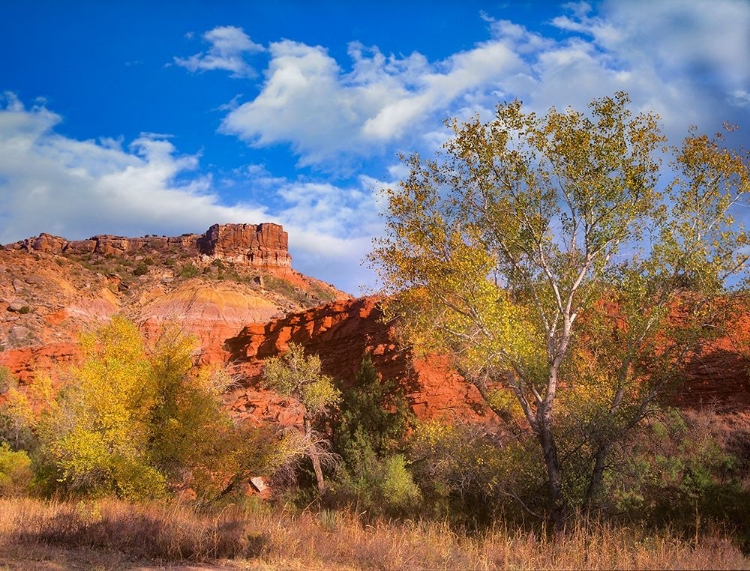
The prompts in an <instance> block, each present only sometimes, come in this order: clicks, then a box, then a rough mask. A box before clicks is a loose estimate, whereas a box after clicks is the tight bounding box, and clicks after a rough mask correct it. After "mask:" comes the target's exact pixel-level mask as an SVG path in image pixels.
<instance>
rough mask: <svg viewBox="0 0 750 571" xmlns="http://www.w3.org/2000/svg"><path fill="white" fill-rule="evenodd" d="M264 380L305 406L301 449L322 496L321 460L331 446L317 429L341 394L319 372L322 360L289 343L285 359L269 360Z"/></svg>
mask: <svg viewBox="0 0 750 571" xmlns="http://www.w3.org/2000/svg"><path fill="white" fill-rule="evenodd" d="M264 378H265V382H266V384H267V385H268V386H269V387H270V388H272V389H274V390H275V391H277V392H278V393H279V394H282V395H285V396H288V397H291V398H294V399H296V400H297V401H299V403H300V404H301V405H302V406H303V407H304V412H303V420H302V422H303V446H302V448H303V450H304V454H305V455H306V456H308V457H309V458H310V461H311V462H312V465H313V470H314V471H315V478H316V480H317V484H318V491H319V492H320V493H321V494H323V493H324V492H325V489H326V484H325V479H324V476H323V468H322V465H321V457H327V455H326V454H325V453H326V450H327V448H328V447H329V446H330V445H329V442H328V440H327V439H326V438H325V437H323V436H321V435H320V434H319V433H318V432H317V431H316V430H315V425H316V423H317V422H318V421H320V420H321V419H323V418H324V417H325V416H326V415H327V414H328V413H329V412H330V409H331V408H332V407H334V406H336V405H337V404H338V402H339V401H340V399H341V393H340V392H339V391H338V389H336V388H335V387H334V386H333V381H332V379H331V377H329V376H327V375H324V374H322V373H321V372H320V357H318V356H317V355H309V356H305V350H304V348H303V347H302V346H301V345H297V344H296V343H290V344H289V349H288V350H287V352H286V353H284V354H283V355H282V356H280V357H272V358H271V359H268V360H267V361H266V366H265V369H264Z"/></svg>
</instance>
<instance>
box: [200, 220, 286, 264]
mask: <svg viewBox="0 0 750 571" xmlns="http://www.w3.org/2000/svg"><path fill="white" fill-rule="evenodd" d="M197 244H198V249H199V250H200V253H201V254H203V255H204V256H208V257H210V258H213V259H216V258H218V259H220V260H227V261H231V262H235V263H238V264H250V265H252V266H258V267H291V265H292V258H291V256H290V255H289V238H288V236H287V233H286V232H284V229H283V228H282V227H281V226H279V225H278V224H270V223H265V224H257V225H256V224H224V225H221V224H214V225H213V226H211V228H209V229H208V230H207V231H206V233H205V234H203V236H201V237H200V238H198V240H197Z"/></svg>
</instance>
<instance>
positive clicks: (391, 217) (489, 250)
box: [370, 92, 750, 530]
mask: <svg viewBox="0 0 750 571" xmlns="http://www.w3.org/2000/svg"><path fill="white" fill-rule="evenodd" d="M629 104H630V101H629V98H628V96H627V94H625V93H622V92H619V93H617V94H615V95H614V96H612V97H603V98H601V99H595V100H593V101H592V102H591V104H590V110H589V112H588V113H586V112H580V111H576V110H573V109H568V110H566V111H558V110H556V109H554V108H552V109H550V110H549V111H548V112H547V113H546V114H545V115H541V116H540V115H536V114H535V113H531V112H525V111H524V110H523V109H522V106H521V103H519V102H512V103H508V104H501V105H499V106H498V107H497V110H496V114H495V117H494V119H492V120H491V121H489V122H486V123H483V122H481V121H480V120H479V119H478V118H474V119H470V120H468V121H466V122H459V121H455V120H454V121H452V122H450V123H449V126H450V127H451V129H452V130H453V135H454V136H453V138H452V139H451V140H450V141H448V142H447V143H446V144H445V145H444V147H443V149H442V151H441V152H439V153H438V156H437V157H436V158H435V159H432V160H423V159H422V158H420V157H419V156H418V155H416V154H415V155H411V156H409V157H406V158H405V159H404V160H405V162H406V165H407V166H408V168H409V170H410V174H409V176H408V177H407V178H406V179H405V180H404V181H403V182H402V183H400V184H399V186H398V187H396V188H389V189H385V191H384V194H385V198H386V200H387V210H386V213H385V222H386V234H385V237H384V238H382V239H379V240H376V242H375V247H374V250H373V252H372V254H371V256H370V260H371V262H372V263H373V265H374V266H375V268H376V269H377V270H378V272H379V275H380V277H381V280H382V284H383V290H384V292H385V293H386V294H388V295H389V296H390V298H389V300H388V301H387V302H386V304H385V305H386V312H387V315H388V317H394V316H398V317H400V319H401V320H400V323H401V328H402V330H403V331H404V332H405V334H406V337H407V338H408V339H409V340H410V341H411V343H412V344H413V345H414V347H415V348H416V349H417V350H419V351H441V352H446V353H450V354H451V355H452V356H453V357H454V362H455V365H456V366H457V367H458V369H459V370H460V372H461V373H462V374H463V375H464V377H465V378H466V379H467V380H469V381H470V382H472V383H474V384H475V385H476V386H477V387H478V388H479V390H480V391H481V393H482V395H483V396H484V397H485V399H486V402H487V404H488V405H489V406H490V407H491V408H492V409H493V410H495V411H496V412H497V413H498V414H499V415H500V416H501V417H503V418H505V419H507V420H509V421H511V422H516V423H520V424H519V425H520V427H521V428H522V429H523V428H524V427H525V428H526V430H527V431H528V434H529V435H530V436H532V437H533V438H534V439H536V441H537V442H538V445H539V448H538V450H539V452H540V459H541V460H542V461H543V464H544V467H545V479H546V490H547V493H546V494H543V495H542V497H540V498H538V500H539V501H538V502H537V504H546V506H547V512H548V514H549V515H550V517H551V520H552V521H553V522H554V525H555V528H556V529H558V530H561V529H562V528H563V527H564V522H565V519H566V517H567V515H568V513H569V508H570V507H571V503H578V504H580V503H584V504H588V505H593V504H595V503H596V502H598V501H600V499H601V495H602V483H603V481H604V477H605V474H606V470H607V466H608V463H607V461H608V458H609V455H610V452H611V451H612V448H613V446H614V445H615V444H616V443H617V442H618V441H620V440H621V439H622V438H623V437H624V435H625V434H627V432H628V431H629V430H631V429H632V428H633V427H635V426H637V425H638V424H639V423H640V422H641V420H642V419H643V418H644V417H645V416H646V414H647V413H648V411H649V410H650V407H651V406H652V405H653V403H654V400H655V398H656V396H657V394H659V392H660V391H661V390H662V389H663V388H664V387H666V386H667V385H668V384H669V383H670V382H672V381H673V380H675V379H678V378H679V377H680V367H681V366H682V365H683V364H684V363H685V361H686V359H687V358H688V356H689V355H690V352H691V351H693V350H694V349H695V348H696V347H697V346H698V344H699V343H700V341H701V339H702V338H703V336H704V335H705V331H706V329H707V326H708V325H710V324H713V323H714V320H715V310H716V308H717V307H718V305H720V304H718V305H717V304H716V303H715V300H717V298H718V296H719V295H720V294H722V293H723V292H724V286H725V284H726V283H727V279H728V278H729V277H730V276H732V275H736V274H737V273H738V272H741V271H743V270H744V268H745V264H746V262H747V259H748V249H747V244H748V240H747V234H746V232H745V230H744V228H743V227H742V226H741V225H739V224H737V223H736V222H735V221H734V219H733V217H732V214H733V212H734V210H735V209H736V208H737V206H738V205H739V204H746V202H747V196H748V193H750V160H749V159H748V155H747V154H746V153H745V152H744V151H735V150H732V149H728V148H725V147H724V146H723V144H722V138H721V136H720V135H718V136H717V137H716V138H713V139H712V138H709V137H706V136H703V135H698V134H696V133H694V132H690V134H689V136H688V137H687V138H686V139H685V141H684V143H683V145H682V147H681V148H678V149H668V151H669V152H671V153H672V161H671V163H670V169H668V171H667V172H668V174H669V175H670V176H671V177H673V178H672V180H671V181H666V183H664V184H661V185H660V183H659V177H660V174H661V173H662V172H663V170H664V169H663V166H662V165H661V162H660V156H661V155H660V153H661V152H662V145H663V144H664V141H665V139H664V137H663V136H662V134H661V132H660V130H659V127H658V122H657V121H658V118H657V117H656V116H655V115H653V114H651V113H645V114H637V115H633V114H632V113H631V111H630V108H629V107H630V105H629ZM675 315H678V316H681V319H673V317H674V316H675ZM573 467H576V470H575V472H576V473H575V474H573V472H574V470H573Z"/></svg>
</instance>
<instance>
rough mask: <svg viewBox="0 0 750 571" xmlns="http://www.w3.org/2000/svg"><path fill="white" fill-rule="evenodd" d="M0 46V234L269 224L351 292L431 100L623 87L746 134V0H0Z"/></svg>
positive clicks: (647, 103) (479, 105) (437, 122)
mask: <svg viewBox="0 0 750 571" xmlns="http://www.w3.org/2000/svg"><path fill="white" fill-rule="evenodd" d="M0 49H1V50H2V53H3V57H2V58H1V59H0V243H7V242H11V241H15V240H19V239H22V238H25V237H28V236H32V235H36V234H38V233H40V232H50V233H53V234H58V235H61V236H65V237H67V238H70V239H78V238H85V237H88V236H91V235H93V234H97V233H113V234H122V235H131V236H136V235H143V234H167V235H173V234H182V233H185V232H202V231H204V230H205V229H206V228H208V226H209V225H211V224H213V223H215V222H220V223H225V222H252V223H258V222H263V221H274V222H278V223H281V224H283V225H284V227H285V228H286V229H287V231H288V232H289V237H290V247H291V250H292V255H293V259H294V261H293V265H294V267H295V268H297V269H298V270H300V271H302V272H304V273H306V274H309V275H312V276H315V277H318V278H321V279H324V280H326V281H329V282H332V283H334V284H335V285H336V286H338V287H340V288H342V289H344V290H347V291H349V292H352V293H358V292H359V286H360V285H362V284H372V282H373V276H372V275H371V273H370V271H369V270H368V269H367V268H366V267H364V266H363V265H361V261H362V259H363V258H364V256H365V255H366V254H367V252H368V251H369V249H370V245H371V240H372V238H373V237H374V236H377V235H378V234H379V233H380V232H381V227H382V223H381V220H380V218H379V216H378V209H379V202H378V200H377V191H378V190H379V189H380V188H383V187H385V186H390V185H393V184H396V183H397V181H398V180H399V177H401V176H403V175H404V170H403V167H402V166H401V165H400V164H399V162H398V159H397V154H398V153H399V152H411V151H419V152H420V153H422V154H423V155H424V156H429V155H431V154H433V153H434V152H435V150H436V149H437V148H438V147H439V146H440V145H441V144H442V142H443V141H444V140H445V138H446V137H447V131H446V130H445V128H444V127H443V126H442V121H443V120H444V119H445V118H448V117H468V116H471V115H473V114H475V113H479V114H480V115H481V116H483V117H486V118H489V117H490V116H491V113H492V109H493V107H494V106H495V104H497V103H498V102H500V101H507V100H511V99H514V98H518V99H521V100H522V101H523V102H524V104H525V105H526V106H527V107H528V108H529V109H533V110H535V111H539V112H544V111H545V110H546V109H548V108H549V107H550V106H552V105H555V106H557V107H558V108H563V107H565V106H568V105H572V106H573V107H575V108H579V109H583V108H584V107H585V105H586V103H587V102H588V101H590V100H591V99H592V98H594V97H601V96H603V95H608V94H612V93H613V92H614V91H616V90H620V89H624V90H626V91H628V92H629V93H630V95H631V98H632V100H633V105H634V107H635V108H636V109H639V110H653V111H656V112H657V113H659V114H660V115H661V117H662V126H663V128H664V130H665V132H666V133H667V135H668V136H669V137H670V138H671V140H672V142H674V143H678V142H679V141H680V140H681V139H682V137H684V136H685V134H686V133H687V127H688V126H689V125H697V126H698V128H699V129H700V130H704V131H708V132H712V133H713V132H715V131H717V130H718V129H719V127H720V126H721V124H722V123H723V122H724V121H730V122H733V123H735V124H737V125H739V126H740V128H741V130H740V131H739V133H738V134H737V135H735V137H734V140H733V143H738V144H739V143H741V142H743V141H745V142H746V141H748V140H750V0H705V1H703V0H619V1H617V0H612V1H604V2H591V3H557V2H549V1H544V2H542V1H529V2H522V1H521V2H508V1H506V2H499V1H498V2H480V1H474V0H465V1H462V2H447V1H446V2H443V1H440V0H432V1H416V0H415V1H410V2H406V1H391V0H381V1H380V2H364V1H362V2H360V1H357V2H354V1H344V0H341V1H339V0H335V1H334V0H327V1H326V0H322V1H318V2H311V1H304V0H296V1H283V0H281V1H278V2H249V1H248V2H243V1H240V0H216V1H212V2H209V1H207V0H206V1H198V0H181V1H177V0H174V1H167V0H163V1H160V2H154V1H148V2H146V1H142V0H131V1H128V2H125V1H119V0H109V1H107V2H101V1H98V0H89V1H83V0H79V1H71V2H59V1H33V0H27V1H23V2H21V1H20V0H18V1H15V2H13V1H10V0H7V1H6V2H3V6H2V17H0ZM745 146H750V145H748V144H747V143H745Z"/></svg>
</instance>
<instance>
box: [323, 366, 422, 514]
mask: <svg viewBox="0 0 750 571" xmlns="http://www.w3.org/2000/svg"><path fill="white" fill-rule="evenodd" d="M412 421H413V415H412V413H411V411H410V410H409V406H408V402H407V400H406V396H405V394H404V389H403V387H401V386H399V385H397V384H396V383H395V382H393V381H390V380H384V381H382V382H381V380H380V379H379V378H378V373H377V371H376V370H375V367H374V366H373V364H372V359H371V358H370V356H369V355H366V356H365V358H364V359H363V360H362V366H361V368H360V370H359V372H358V373H357V376H356V378H355V381H354V384H353V386H352V387H351V388H350V389H348V390H346V391H344V393H343V398H342V402H341V405H340V411H339V415H338V418H337V420H336V421H335V422H334V425H333V444H334V450H335V451H336V452H337V453H338V454H340V455H341V458H342V459H343V463H342V465H341V466H340V467H339V471H338V473H337V478H336V492H337V495H338V498H339V500H340V501H343V502H346V503H356V504H357V506H358V509H367V510H369V512H370V514H371V515H377V514H390V515H396V514H405V513H407V512H409V511H413V510H415V509H416V508H418V507H420V505H421V499H422V496H421V492H420V491H419V488H418V487H417V486H416V484H415V483H414V480H413V479H412V477H411V473H410V472H409V471H408V470H407V467H406V460H405V458H404V456H403V455H401V454H400V453H399V452H400V450H401V449H402V448H403V446H404V440H405V436H406V432H407V430H408V429H409V427H410V426H411V424H412Z"/></svg>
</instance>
